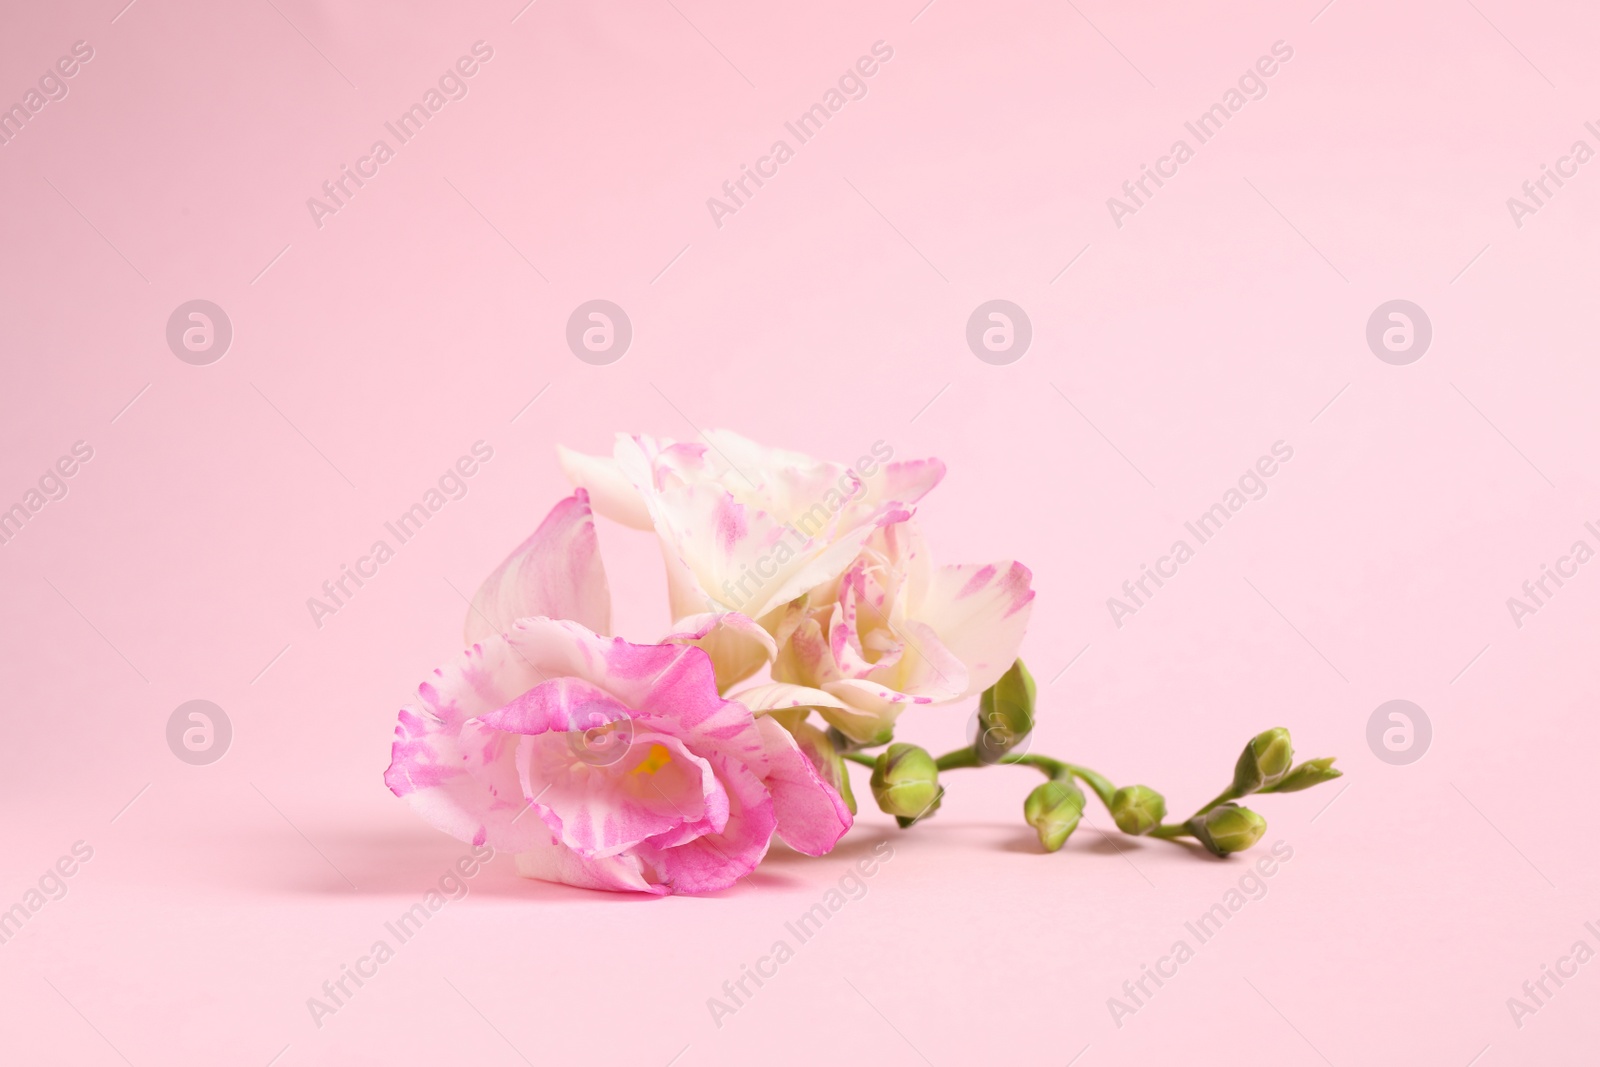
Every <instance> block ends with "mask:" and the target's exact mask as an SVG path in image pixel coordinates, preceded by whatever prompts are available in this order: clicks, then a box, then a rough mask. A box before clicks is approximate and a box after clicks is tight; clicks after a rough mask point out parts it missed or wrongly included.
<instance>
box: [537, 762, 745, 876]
mask: <svg viewBox="0 0 1600 1067" xmlns="http://www.w3.org/2000/svg"><path fill="white" fill-rule="evenodd" d="M517 769H518V771H519V772H520V776H521V784H522V791H523V793H524V795H526V796H527V797H528V798H529V802H530V803H532V804H533V805H534V807H535V808H536V809H537V810H538V811H539V815H540V817H541V818H542V819H543V820H544V823H545V825H546V826H548V827H549V828H550V829H551V830H552V831H553V832H554V833H555V834H557V836H558V837H559V838H560V840H561V843H562V844H564V845H566V846H567V847H568V848H570V849H572V850H573V851H575V852H577V853H579V854H580V855H583V856H587V857H591V858H596V859H604V858H606V857H608V856H615V855H617V854H618V853H620V852H623V851H626V850H628V849H631V848H633V847H634V846H636V845H638V844H640V843H642V842H644V841H645V840H647V839H649V838H659V837H661V836H662V835H667V834H671V833H673V832H674V831H682V830H687V831H688V833H680V834H678V835H677V836H679V837H687V836H699V835H701V834H705V833H714V832H718V831H720V830H722V829H723V828H724V827H726V825H727V821H728V800H727V795H726V793H724V792H723V789H722V786H721V785H720V784H719V783H718V781H717V779H716V776H715V775H714V774H713V773H712V769H711V764H710V763H708V762H707V761H706V760H704V759H702V758H700V757H699V756H696V755H694V754H693V753H692V752H690V751H689V750H688V749H687V748H686V747H685V746H684V744H683V742H681V741H679V740H678V739H677V738H675V737H669V736H666V735H663V734H657V733H653V732H648V731H641V732H640V733H638V734H637V735H635V737H634V739H633V745H632V746H631V747H630V748H629V749H628V750H627V752H626V753H623V754H622V756H621V758H619V759H618V760H617V761H616V762H614V763H609V764H592V763H590V762H588V761H587V760H586V759H584V758H582V753H581V748H580V749H575V748H574V746H572V745H569V744H568V739H567V737H566V735H561V734H554V733H545V734H539V735H532V736H527V737H523V738H522V739H521V741H520V744H519V746H518V751H517Z"/></svg>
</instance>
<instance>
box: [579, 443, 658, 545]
mask: <svg viewBox="0 0 1600 1067" xmlns="http://www.w3.org/2000/svg"><path fill="white" fill-rule="evenodd" d="M556 457H557V458H558V459H559V460H560V462H561V469H562V470H563V471H564V472H566V475H567V478H568V480H569V481H571V482H572V484H573V485H576V486H581V487H583V488H584V489H587V490H588V491H589V495H590V496H591V497H593V498H594V507H595V510H596V511H598V512H599V513H600V514H602V515H604V516H605V517H606V518H608V519H610V520H611V521H612V522H620V523H622V525H624V526H631V527H633V528H634V529H635V530H648V529H651V528H652V526H651V522H650V509H649V508H647V507H645V505H644V497H642V496H640V495H639V490H637V489H635V488H634V487H633V483H631V482H629V481H628V479H627V477H626V476H624V475H623V473H622V469H621V468H620V467H618V466H617V461H616V460H615V459H613V458H612V457H610V456H590V455H586V454H584V453H582V452H574V451H573V450H572V449H570V448H567V447H566V446H565V445H557V446H556Z"/></svg>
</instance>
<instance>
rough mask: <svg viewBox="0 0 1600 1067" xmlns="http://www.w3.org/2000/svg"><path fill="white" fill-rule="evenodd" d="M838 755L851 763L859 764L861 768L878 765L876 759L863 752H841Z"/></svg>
mask: <svg viewBox="0 0 1600 1067" xmlns="http://www.w3.org/2000/svg"><path fill="white" fill-rule="evenodd" d="M839 755H840V756H842V757H843V758H845V759H847V760H849V761H850V762H851V763H859V764H861V766H863V767H876V766H877V765H878V757H877V756H872V755H868V754H867V753H865V752H841V753H839Z"/></svg>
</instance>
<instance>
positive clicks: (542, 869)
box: [516, 820, 671, 897]
mask: <svg viewBox="0 0 1600 1067" xmlns="http://www.w3.org/2000/svg"><path fill="white" fill-rule="evenodd" d="M529 821H532V820H529ZM534 826H535V827H536V828H537V830H538V834H539V836H538V838H537V840H535V841H534V842H532V843H531V844H530V845H529V846H527V847H526V848H525V849H524V850H523V851H521V852H518V853H517V857H516V859H517V873H518V874H520V875H522V876H523V877H524V878H537V879H539V880H540V881H544V882H560V883H561V884H563V885H573V886H577V887H579V888H580V889H604V890H609V891H611V892H632V893H649V894H651V895H652V896H658V897H659V896H665V895H666V894H668V893H670V892H671V890H670V889H669V888H668V887H666V886H664V885H662V884H661V883H660V882H659V881H652V880H651V878H650V875H651V873H652V872H649V871H646V870H645V866H644V864H643V863H642V862H641V861H640V859H639V857H637V856H611V857H608V858H606V859H588V858H586V857H584V856H580V855H578V854H577V853H576V852H573V851H572V850H571V849H569V848H567V847H566V846H565V845H563V844H561V842H559V841H557V840H556V839H555V837H554V835H552V834H551V833H550V831H548V830H546V829H545V827H544V825H543V824H542V823H537V822H535V823H534Z"/></svg>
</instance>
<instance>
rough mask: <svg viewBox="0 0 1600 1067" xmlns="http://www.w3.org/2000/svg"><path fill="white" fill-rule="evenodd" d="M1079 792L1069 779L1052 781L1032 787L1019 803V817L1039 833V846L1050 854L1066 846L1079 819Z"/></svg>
mask: <svg viewBox="0 0 1600 1067" xmlns="http://www.w3.org/2000/svg"><path fill="white" fill-rule="evenodd" d="M1083 804H1084V800H1083V790H1081V789H1079V788H1078V787H1077V785H1076V784H1075V783H1074V782H1073V781H1072V779H1070V778H1056V779H1051V780H1050V781H1048V782H1045V783H1044V784H1043V785H1040V786H1037V787H1035V788H1034V790H1033V792H1031V793H1029V794H1028V799H1027V800H1025V801H1023V802H1022V817H1023V818H1024V819H1026V820H1028V825H1029V826H1031V827H1033V828H1034V829H1035V830H1037V831H1039V844H1041V845H1043V846H1044V850H1045V851H1046V852H1054V851H1056V850H1057V849H1058V848H1060V847H1061V846H1062V845H1064V844H1066V843H1067V838H1069V837H1071V836H1072V831H1074V830H1076V829H1077V828H1078V820H1079V819H1081V818H1082V817H1083Z"/></svg>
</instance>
